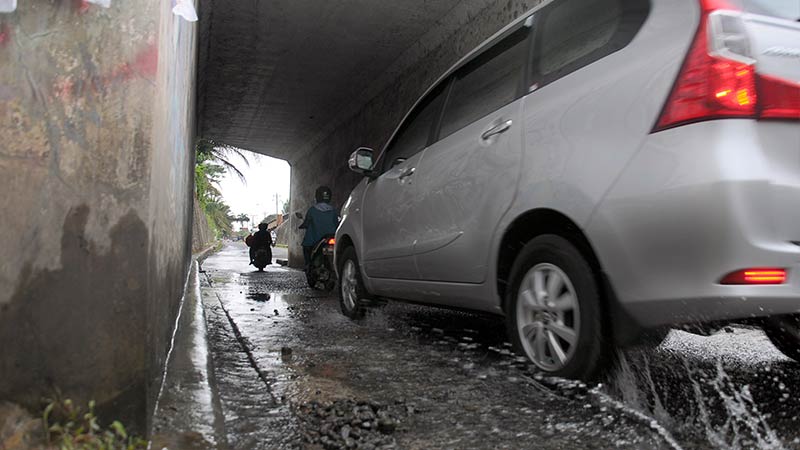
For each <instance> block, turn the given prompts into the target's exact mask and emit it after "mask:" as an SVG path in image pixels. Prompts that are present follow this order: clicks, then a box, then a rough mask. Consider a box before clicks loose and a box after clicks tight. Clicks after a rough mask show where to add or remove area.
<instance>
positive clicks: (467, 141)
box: [412, 100, 522, 283]
mask: <svg viewBox="0 0 800 450" xmlns="http://www.w3.org/2000/svg"><path fill="white" fill-rule="evenodd" d="M521 106H522V101H521V100H517V101H515V102H512V103H510V104H508V105H506V106H504V107H502V108H501V109H499V110H497V111H496V112H494V113H492V114H490V115H488V116H486V117H484V118H483V119H480V120H478V121H476V122H474V123H472V124H470V125H468V126H466V127H465V128H463V129H461V130H459V131H457V132H455V133H453V134H452V135H450V136H448V137H446V138H444V139H442V140H440V141H439V142H436V143H435V144H433V145H432V146H430V147H428V149H426V150H425V156H424V157H423V162H422V164H420V167H419V170H418V171H417V174H416V175H415V177H416V183H417V196H418V198H417V199H416V201H415V203H416V208H415V211H416V214H415V220H414V224H413V225H412V226H413V227H414V228H413V234H414V236H415V240H416V243H415V251H414V253H415V254H416V262H417V267H418V270H419V273H420V278H421V279H423V280H429V281H446V282H460V283H480V282H483V281H484V280H485V279H486V277H487V273H488V268H489V266H488V264H489V261H490V260H491V257H490V251H491V237H492V235H493V234H494V230H495V229H496V227H497V223H498V222H499V220H500V218H501V217H502V216H503V214H504V213H505V212H506V210H507V209H508V207H509V205H510V204H511V201H512V200H513V198H514V194H515V190H516V186H517V180H518V179H519V174H520V160H521V157H522V142H521V134H522V131H521V130H522V125H521V123H520V109H521ZM508 121H511V126H510V128H508V130H506V131H505V132H503V133H501V134H497V135H495V136H492V137H490V138H489V139H487V140H484V139H482V138H481V135H482V134H483V133H484V132H486V131H487V130H488V129H490V128H492V127H494V126H498V125H501V124H503V123H507V122H508ZM452 261H461V262H463V264H452Z"/></svg>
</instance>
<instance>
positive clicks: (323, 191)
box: [314, 186, 333, 203]
mask: <svg viewBox="0 0 800 450" xmlns="http://www.w3.org/2000/svg"><path fill="white" fill-rule="evenodd" d="M332 196H333V192H331V188H329V187H328V186H320V187H318V188H317V192H315V193H314V198H315V199H316V200H317V203H322V202H325V203H330V202H331V197H332Z"/></svg>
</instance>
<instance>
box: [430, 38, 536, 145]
mask: <svg viewBox="0 0 800 450" xmlns="http://www.w3.org/2000/svg"><path fill="white" fill-rule="evenodd" d="M528 32H529V28H528V27H521V28H520V29H518V30H517V31H515V32H513V33H512V34H511V35H509V36H507V37H506V38H505V39H503V40H501V41H500V42H498V43H497V44H495V45H494V46H492V47H490V48H489V49H487V50H486V51H484V52H483V53H482V54H480V55H478V57H476V58H475V59H474V60H472V61H470V62H469V63H467V64H466V65H465V66H464V67H462V68H460V69H459V70H458V71H456V73H455V80H454V82H453V87H452V91H451V93H450V96H449V97H448V100H447V106H445V112H444V115H443V117H442V125H441V131H440V133H439V137H440V138H444V137H446V136H449V135H450V134H452V133H454V132H456V131H458V130H460V129H461V128H463V127H465V126H467V125H469V124H471V123H472V122H475V121H476V120H478V119H480V118H481V117H484V116H486V115H487V114H489V113H491V112H493V111H495V110H497V109H499V108H501V107H503V106H505V105H507V104H509V103H511V102H513V101H514V100H516V99H517V97H518V95H519V92H520V90H519V87H520V83H521V80H522V77H523V68H524V66H525V63H526V57H525V56H526V49H527V48H528V39H527V37H528Z"/></svg>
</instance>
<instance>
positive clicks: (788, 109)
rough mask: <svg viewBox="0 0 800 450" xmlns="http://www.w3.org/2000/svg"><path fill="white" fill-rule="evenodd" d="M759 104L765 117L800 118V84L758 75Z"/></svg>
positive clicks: (762, 115)
mask: <svg viewBox="0 0 800 450" xmlns="http://www.w3.org/2000/svg"><path fill="white" fill-rule="evenodd" d="M758 92H759V105H760V106H761V117H763V118H765V119H800V84H798V83H791V82H789V81H786V80H781V79H779V78H775V77H771V76H768V75H759V76H758Z"/></svg>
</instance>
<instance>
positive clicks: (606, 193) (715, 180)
mask: <svg viewBox="0 0 800 450" xmlns="http://www.w3.org/2000/svg"><path fill="white" fill-rule="evenodd" d="M548 4H549V3H548ZM542 6H544V5H542ZM530 13H531V12H529V13H527V14H525V15H523V18H524V17H525V16H528V15H529V14H530ZM745 18H746V21H745V22H746V29H747V32H748V35H749V36H750V39H751V41H752V50H753V51H754V52H755V53H757V55H756V56H755V58H756V60H757V66H756V70H757V72H758V73H762V74H768V75H771V76H776V77H780V78H783V79H785V80H790V81H794V82H797V81H798V80H800V59H793V60H792V59H791V58H790V57H787V55H790V56H791V55H793V54H794V53H792V49H793V48H795V47H796V46H797V45H796V42H799V41H798V40H797V39H795V37H796V36H800V33H798V31H800V25H798V24H795V23H791V22H787V21H781V20H778V19H773V18H767V17H763V16H754V15H746V16H745ZM699 19H700V10H699V3H698V1H697V0H671V1H656V0H654V1H652V2H651V11H650V14H649V16H648V17H647V20H646V21H645V23H644V25H643V26H642V28H641V30H639V32H638V34H636V36H635V37H634V39H633V40H632V41H631V42H630V44H628V45H627V46H626V47H624V48H622V49H620V50H618V51H616V52H614V53H611V54H609V55H607V56H605V57H603V58H601V59H599V60H597V61H595V62H593V63H591V64H589V65H587V66H585V67H583V68H581V69H579V70H577V71H575V72H572V73H570V74H569V75H566V76H564V77H562V78H559V79H557V80H556V81H554V82H552V83H550V84H547V85H545V86H541V87H539V86H535V85H534V86H532V88H533V89H532V92H530V93H529V94H528V95H526V96H524V97H522V98H521V99H519V100H517V101H516V102H515V103H512V104H511V105H509V106H514V107H515V108H518V110H517V112H516V114H518V119H519V120H518V121H517V120H516V119H512V120H513V121H514V125H515V126H514V133H513V134H509V135H508V136H507V137H505V136H504V137H503V139H506V138H507V139H509V142H508V143H507V144H506V145H507V146H508V151H509V152H510V153H508V154H502V155H501V156H499V157H498V154H494V155H492V153H490V152H489V153H484V152H481V151H479V148H478V147H475V146H471V144H469V143H470V142H476V141H473V140H472V139H474V138H475V137H474V136H468V137H466V138H462V137H458V136H456V135H453V136H451V137H453V140H462V141H463V142H467V144H452V143H450V142H448V140H447V139H445V140H442V141H439V142H436V143H434V144H433V145H431V146H430V147H428V148H427V149H426V150H425V151H424V152H421V153H420V154H418V156H419V158H420V159H419V161H417V166H416V168H417V172H416V173H415V176H414V178H415V180H414V182H415V183H416V185H415V186H416V187H415V189H417V191H416V198H414V199H412V200H409V203H408V204H404V205H400V206H398V207H399V208H408V206H409V205H411V204H415V206H414V207H412V208H410V212H407V213H404V214H407V217H414V218H415V220H414V222H413V224H411V225H410V227H412V228H410V229H404V230H402V232H403V233H407V235H406V236H403V237H402V238H401V240H402V243H403V248H404V249H405V250H404V253H403V254H402V255H400V256H401V257H402V258H408V257H409V256H408V255H409V251H408V241H409V240H411V242H412V244H411V246H412V250H411V253H413V254H414V255H415V256H414V257H413V258H411V259H413V261H414V267H415V270H414V271H412V272H414V273H412V275H415V276H416V277H412V276H411V275H409V276H406V277H400V276H398V275H397V273H394V274H392V273H391V272H392V270H394V269H391V270H390V268H389V267H388V266H387V271H388V273H389V275H388V276H381V277H376V276H374V275H375V273H382V274H386V273H387V272H380V271H378V272H371V273H365V275H366V276H365V280H364V281H365V284H366V286H367V288H368V289H369V290H370V292H373V293H376V294H378V295H383V296H387V297H396V298H400V299H406V300H411V301H418V302H425V303H431V304H438V305H446V306H451V307H460V308H466V309H473V310H480V311H487V312H495V313H502V307H501V306H502V299H501V298H499V294H498V279H497V271H498V267H499V265H500V264H499V261H498V259H499V255H500V250H501V249H500V246H501V243H502V242H503V236H504V233H505V232H506V230H507V229H508V228H509V227H510V226H511V225H512V224H513V223H514V221H515V220H516V219H518V218H519V217H522V216H524V215H525V214H527V213H529V212H530V211H534V210H540V209H549V210H552V211H556V212H558V213H559V214H561V215H563V216H565V217H567V218H569V219H570V220H571V221H572V222H574V223H575V224H576V225H577V227H578V228H579V229H580V230H581V231H582V232H583V233H584V235H585V237H586V239H587V240H588V242H589V244H590V246H591V248H592V249H593V250H594V253H595V254H596V257H597V260H598V262H599V264H600V267H601V270H602V271H603V273H604V275H605V278H606V279H607V280H608V282H609V284H610V286H611V288H612V290H613V293H614V294H615V295H613V296H612V297H613V300H614V301H615V302H616V304H617V306H619V307H620V308H621V309H622V310H623V311H624V312H627V313H628V314H629V315H630V316H631V317H632V318H633V319H635V320H636V321H637V322H638V323H639V324H640V325H644V326H648V327H649V326H661V325H669V324H677V323H683V322H693V321H716V320H730V319H745V318H750V317H761V316H765V315H770V314H786V313H794V312H800V244H797V243H799V242H800V123H798V122H796V121H787V120H778V121H768V120H754V119H716V120H708V121H705V122H700V123H694V124H690V125H682V126H679V127H676V128H671V129H668V130H663V131H659V132H652V130H653V126H654V124H655V123H656V122H657V120H658V118H659V116H660V114H661V111H662V109H663V107H664V103H665V101H666V100H667V98H668V97H669V94H670V92H671V90H672V87H673V85H674V83H675V79H676V77H677V75H678V73H679V71H680V69H681V66H682V65H683V60H684V57H685V55H686V53H687V51H688V49H689V47H690V45H691V44H692V41H693V38H694V35H695V32H696V30H697V27H698V23H699ZM517 22H519V21H517ZM513 26H514V24H512V25H509V27H506V29H505V30H506V31H507V30H508V29H510V28H511V27H513ZM504 32H505V31H501V32H499V33H498V35H496V36H495V37H493V38H492V39H490V40H489V42H493V41H494V40H495V39H496V38H497V36H499V35H502V33H504ZM775 48H778V50H775ZM787 48H788V49H789V50H786V49H787ZM770 49H773V50H772V51H770ZM480 51H481V49H478V50H476V51H473V52H472V53H471V55H474V54H477V53H479V52H480ZM468 60H469V56H468V57H467V58H465V60H462V61H460V62H459V63H458V64H457V65H456V66H454V69H451V71H449V72H448V74H449V73H451V72H452V70H455V69H456V68H457V67H459V66H460V65H462V64H463V63H464V62H465V61H468ZM446 76H447V74H445V75H444V77H446ZM444 77H443V78H442V79H444ZM507 107H508V106H507ZM504 114H505V111H504V110H503V111H498V114H494V115H489V116H487V117H486V118H485V119H482V120H481V121H478V122H476V123H474V124H473V125H474V128H475V130H470V131H469V133H470V134H476V133H477V132H479V131H477V130H483V129H484V128H485V127H486V126H487V125H488V124H489V122H491V121H493V120H496V119H497V118H499V117H501V116H502V117H504ZM517 124H519V127H517V126H516V125H517ZM468 128H469V127H468ZM465 130H466V129H465ZM462 131H464V130H462ZM465 133H467V132H466V131H465ZM511 139H514V140H516V142H518V143H519V144H518V145H519V149H521V151H519V152H518V153H515V151H516V150H515V148H514V145H516V144H514V141H511ZM450 145H459V146H461V145H463V146H464V148H463V149H462V151H463V152H464V154H465V155H469V157H467V156H465V157H464V158H463V160H459V159H458V158H454V157H452V156H450V155H449V154H446V153H444V152H441V150H442V148H444V147H447V146H450ZM497 150H498V151H499V150H500V148H499V147H498V148H497ZM495 162H497V163H498V164H497V166H496V167H493V166H492V163H495ZM426 164H430V165H429V166H426ZM490 169H492V170H494V172H492V171H491V170H490ZM437 177H438V178H437ZM374 182H375V181H373V182H364V183H363V184H361V185H359V187H357V188H356V190H355V191H354V194H353V199H354V203H355V202H364V201H368V200H367V199H366V198H365V197H364V195H363V193H364V192H368V191H369V189H370V188H369V185H370V184H371V183H374ZM480 186H482V187H483V188H484V189H485V192H483V191H481V192H480V193H479V194H478V195H477V198H476V197H475V192H476V190H477V189H478V187H480ZM462 194H463V196H460V195H462ZM495 196H496V197H497V199H498V200H497V202H495V203H492V202H490V199H492V198H494V197H495ZM465 199H466V200H465ZM470 200H474V201H472V202H471V201H470ZM414 202H416V203H414ZM359 204H361V203H359ZM351 208H352V206H351ZM481 214H484V215H485V216H484V215H481ZM486 216H488V217H486ZM354 218H355V216H354ZM359 220H360V219H356V220H353V221H352V223H350V224H343V226H342V227H341V228H340V233H349V234H351V235H352V236H358V235H359V233H360V231H359V230H358V228H359V227H360V226H361V225H360V222H359ZM473 230H478V231H477V233H478V234H480V233H484V234H483V235H481V236H477V235H473V233H476V231H473ZM358 239H363V237H362V238H358V237H354V238H353V241H354V243H355V245H356V249H357V254H358V255H359V258H361V259H362V260H364V258H365V256H366V255H367V254H368V253H369V252H371V253H369V254H370V255H371V258H373V259H376V258H375V255H376V254H377V255H379V254H380V252H381V251H385V245H384V244H381V245H376V247H375V248H374V249H372V250H368V249H367V248H366V246H369V239H366V240H360V241H358V242H356V241H357V240H358ZM793 242H794V243H793ZM362 243H363V245H362ZM382 245H383V247H382ZM404 264H405V265H406V266H408V264H407V261H406V262H405V263H404ZM747 267H784V268H787V269H788V270H789V279H788V282H787V283H786V284H784V285H778V286H727V285H721V284H719V280H720V279H721V278H722V277H723V276H724V275H725V274H726V273H729V272H731V271H734V270H738V269H743V268H747ZM403 270H406V269H403ZM408 273H411V272H408ZM401 278H405V279H401Z"/></svg>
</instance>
